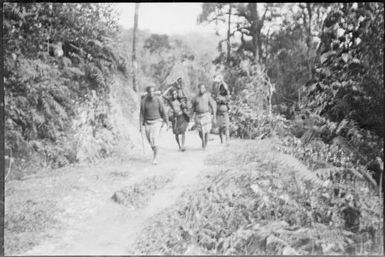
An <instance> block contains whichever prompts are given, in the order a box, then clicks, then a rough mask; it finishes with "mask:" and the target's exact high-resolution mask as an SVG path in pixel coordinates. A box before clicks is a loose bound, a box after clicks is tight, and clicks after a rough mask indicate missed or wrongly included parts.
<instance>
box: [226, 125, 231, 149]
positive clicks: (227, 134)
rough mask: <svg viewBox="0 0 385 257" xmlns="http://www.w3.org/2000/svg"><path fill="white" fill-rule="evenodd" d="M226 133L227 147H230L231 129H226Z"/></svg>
mask: <svg viewBox="0 0 385 257" xmlns="http://www.w3.org/2000/svg"><path fill="white" fill-rule="evenodd" d="M225 133H226V145H229V140H230V131H229V128H228V127H227V128H225Z"/></svg>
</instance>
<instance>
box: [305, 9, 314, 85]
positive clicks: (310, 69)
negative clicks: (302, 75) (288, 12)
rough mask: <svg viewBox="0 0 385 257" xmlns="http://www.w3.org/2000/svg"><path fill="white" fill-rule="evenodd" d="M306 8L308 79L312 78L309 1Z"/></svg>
mask: <svg viewBox="0 0 385 257" xmlns="http://www.w3.org/2000/svg"><path fill="white" fill-rule="evenodd" d="M306 9H307V14H308V24H307V28H306V30H307V39H306V43H307V58H308V61H307V65H308V72H309V80H311V79H312V78H313V74H312V60H311V47H312V43H313V40H312V35H311V22H312V8H311V4H310V3H306Z"/></svg>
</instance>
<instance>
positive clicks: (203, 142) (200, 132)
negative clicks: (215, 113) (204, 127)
mask: <svg viewBox="0 0 385 257" xmlns="http://www.w3.org/2000/svg"><path fill="white" fill-rule="evenodd" d="M199 137H200V138H201V140H202V147H203V148H205V140H204V138H203V132H202V131H199Z"/></svg>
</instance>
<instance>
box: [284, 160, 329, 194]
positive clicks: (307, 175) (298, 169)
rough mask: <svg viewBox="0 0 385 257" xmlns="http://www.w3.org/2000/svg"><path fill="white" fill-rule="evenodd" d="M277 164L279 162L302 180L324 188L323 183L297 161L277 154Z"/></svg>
mask: <svg viewBox="0 0 385 257" xmlns="http://www.w3.org/2000/svg"><path fill="white" fill-rule="evenodd" d="M278 162H280V163H281V164H282V165H285V166H289V167H291V168H292V170H293V172H294V174H295V175H296V176H297V177H299V178H301V179H302V180H306V181H310V182H311V183H312V184H314V185H316V186H317V187H319V188H321V187H324V186H325V181H323V180H321V179H319V178H318V177H317V175H316V174H315V173H314V172H313V171H311V170H309V169H308V168H307V167H306V166H305V165H304V164H302V163H301V162H300V161H299V160H298V159H296V158H294V157H292V156H290V155H286V154H279V155H278Z"/></svg>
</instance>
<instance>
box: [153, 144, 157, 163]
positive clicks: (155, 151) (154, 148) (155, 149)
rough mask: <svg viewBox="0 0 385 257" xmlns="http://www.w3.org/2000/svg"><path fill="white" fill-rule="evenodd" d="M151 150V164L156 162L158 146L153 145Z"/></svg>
mask: <svg viewBox="0 0 385 257" xmlns="http://www.w3.org/2000/svg"><path fill="white" fill-rule="evenodd" d="M152 151H153V153H154V159H153V160H152V164H158V147H156V146H153V147H152Z"/></svg>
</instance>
